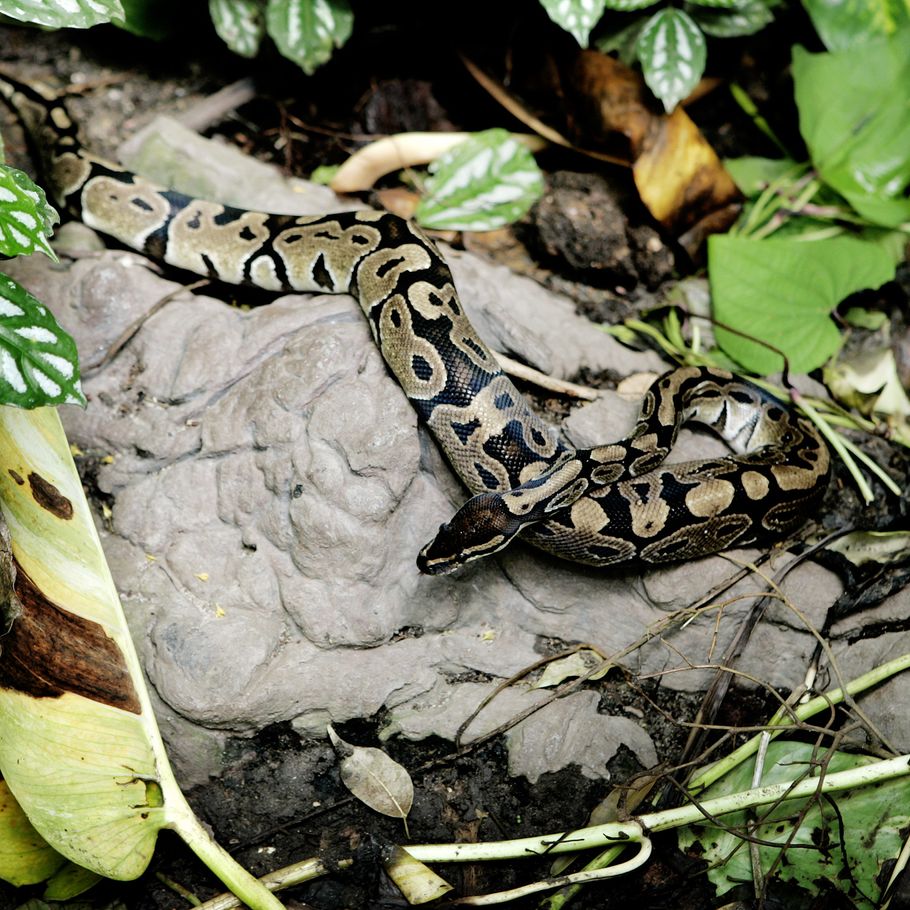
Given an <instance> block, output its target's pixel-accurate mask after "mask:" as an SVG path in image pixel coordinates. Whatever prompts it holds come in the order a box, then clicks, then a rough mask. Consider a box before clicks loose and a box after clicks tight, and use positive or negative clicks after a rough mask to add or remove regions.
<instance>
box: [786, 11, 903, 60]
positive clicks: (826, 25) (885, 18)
mask: <svg viewBox="0 0 910 910" xmlns="http://www.w3.org/2000/svg"><path fill="white" fill-rule="evenodd" d="M803 6H804V7H805V8H806V12H807V13H808V14H809V18H810V19H811V20H812V24H813V25H814V26H815V30H816V31H817V32H818V35H819V37H820V38H821V39H822V41H823V42H824V44H825V47H826V48H828V50H829V51H839V50H843V49H844V48H848V47H855V46H856V45H858V44H864V43H865V42H866V41H868V40H869V39H870V38H877V37H880V36H885V37H887V36H888V35H893V34H894V33H895V32H896V31H897V29H898V28H900V27H901V26H906V25H907V24H910V0H803Z"/></svg>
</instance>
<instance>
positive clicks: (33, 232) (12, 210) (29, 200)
mask: <svg viewBox="0 0 910 910" xmlns="http://www.w3.org/2000/svg"><path fill="white" fill-rule="evenodd" d="M59 220H60V216H59V215H58V214H57V212H56V211H55V210H54V208H53V207H52V206H50V205H48V202H47V197H46V196H45V195H44V190H42V189H41V187H40V186H38V185H37V184H35V183H34V182H33V181H32V179H31V177H29V176H28V174H26V173H24V172H23V171H17V170H16V168H14V167H9V166H8V165H6V164H0V258H7V259H10V258H12V257H13V256H28V255H30V254H31V253H35V252H42V253H44V255H45V256H50V258H51V259H53V260H54V261H55V262H56V260H57V256H56V255H55V254H54V251H53V250H52V249H51V248H50V244H48V242H47V238H48V237H50V236H51V234H53V232H54V225H55V224H56V223H57V222H58V221H59Z"/></svg>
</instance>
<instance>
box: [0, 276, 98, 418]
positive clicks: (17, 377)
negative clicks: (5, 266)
mask: <svg viewBox="0 0 910 910" xmlns="http://www.w3.org/2000/svg"><path fill="white" fill-rule="evenodd" d="M4 404H13V405H16V407H20V408H35V407H41V406H43V405H47V404H82V405H84V404H85V396H84V395H83V394H82V386H81V384H80V382H79V357H78V354H77V352H76V343H75V342H74V341H73V339H72V338H70V336H69V335H68V334H67V333H66V332H64V331H63V329H61V328H60V326H59V325H58V324H57V320H56V319H54V317H53V315H52V314H51V312H50V310H48V308H47V307H46V306H44V305H43V304H41V303H39V302H38V301H37V300H36V299H35V298H34V297H32V295H31V294H29V292H28V291H27V290H26V289H25V288H24V287H22V285H21V284H17V283H16V282H15V281H13V279H12V278H9V277H8V276H6V275H3V274H0V406H2V405H4Z"/></svg>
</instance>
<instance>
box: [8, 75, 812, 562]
mask: <svg viewBox="0 0 910 910" xmlns="http://www.w3.org/2000/svg"><path fill="white" fill-rule="evenodd" d="M0 91H2V93H3V94H4V96H5V97H6V98H7V99H8V100H9V102H10V103H11V105H12V106H13V107H14V108H15V109H16V110H17V112H18V113H19V115H20V117H21V118H22V120H23V122H24V123H25V125H26V128H27V130H28V131H29V133H30V134H31V136H32V137H33V139H34V144H35V146H36V149H37V151H38V152H39V154H40V156H41V157H42V159H43V164H44V171H45V175H46V178H47V180H48V182H49V183H50V189H51V190H52V192H53V194H54V195H55V197H56V199H57V201H58V202H59V203H60V205H61V206H63V207H65V208H66V209H67V210H68V211H69V212H70V213H71V214H72V215H74V216H75V217H77V218H81V219H82V220H83V221H84V222H85V224H87V225H89V226H90V227H92V228H95V229H96V230H99V231H101V232H103V233H106V234H109V235H110V236H112V237H114V238H116V239H117V240H119V241H121V242H122V243H124V244H126V245H127V246H129V247H132V248H133V249H136V250H138V251H140V252H143V253H145V254H147V255H149V256H150V257H152V258H154V259H158V260H161V261H164V262H166V263H169V264H171V265H173V266H176V267H178V268H181V269H186V270H189V271H191V272H195V273H197V274H199V275H203V276H209V277H213V278H217V279H220V280H222V281H226V282H230V283H235V284H251V285H255V286H258V287H260V288H264V289H266V290H269V291H306V292H318V293H351V294H353V295H354V296H355V297H356V298H357V299H358V301H359V303H360V306H361V308H362V309H363V312H364V314H365V316H366V318H367V320H368V321H369V324H370V328H371V330H372V333H373V337H374V338H375V340H376V343H377V345H378V346H379V349H380V351H381V352H382V355H383V357H384V358H385V361H386V363H387V364H388V367H389V369H390V370H391V372H392V373H393V374H394V376H395V378H396V379H397V380H398V382H399V383H400V385H401V387H402V389H403V390H404V392H405V394H406V395H407V397H408V399H409V400H410V401H411V403H412V405H413V406H414V408H415V409H416V410H417V412H418V414H419V415H420V416H421V417H422V418H423V420H424V421H425V422H426V424H427V426H428V427H429V428H430V430H431V431H432V433H433V435H434V436H435V437H436V440H437V441H438V443H439V445H440V446H441V447H442V449H443V451H444V452H445V454H446V456H447V457H448V460H449V462H450V463H451V465H452V467H453V468H454V469H455V471H456V472H457V473H458V475H459V476H460V477H461V479H462V481H463V482H464V484H465V486H467V487H468V489H469V490H470V491H471V492H472V493H474V494H476V495H475V496H474V497H473V498H472V499H470V500H469V501H468V502H467V503H466V504H465V505H464V506H463V507H462V509H461V510H459V512H458V513H457V514H456V515H455V517H454V518H453V519H452V521H451V522H450V523H449V524H447V525H443V526H442V527H441V528H440V531H439V534H438V535H437V537H436V538H435V539H434V540H433V541H432V542H431V543H429V544H428V545H427V546H426V547H424V549H423V550H422V551H421V553H420V555H419V557H418V566H419V567H420V569H421V571H423V572H426V573H428V574H438V573H442V572H447V571H450V570H452V569H454V568H457V567H458V566H460V565H461V564H463V563H465V562H468V561H470V560H473V559H476V558H479V557H481V556H484V555H487V554H489V553H493V552H496V551H497V550H500V549H502V548H503V547H504V546H505V545H506V544H507V543H508V542H509V541H510V540H511V539H512V538H513V537H515V536H516V535H517V534H519V533H521V535H522V539H523V540H525V541H527V542H529V543H531V544H533V545H534V546H537V547H540V548H541V549H544V550H546V551H548V552H550V553H553V554H555V555H557V556H560V557H562V558H565V559H569V560H574V561H576V562H580V563H587V564H589V565H594V566H610V565H615V564H619V563H626V562H633V561H639V562H644V563H663V562H669V561H673V560H682V559H691V558H694V557H698V556H702V555H705V554H707V553H713V552H717V551H718V550H722V549H724V548H726V547H729V546H732V545H734V544H736V545H742V544H748V543H753V542H757V541H764V540H766V539H769V538H772V537H774V536H780V535H784V534H787V533H789V532H791V531H793V530H794V529H795V528H797V527H798V526H799V525H800V524H801V523H802V522H803V521H804V520H805V518H806V517H807V516H808V515H809V514H810V513H811V510H812V509H813V508H814V507H815V506H816V505H817V504H818V502H819V500H820V498H821V496H822V494H823V492H824V489H825V486H826V483H827V479H828V472H829V461H830V459H829V454H828V450H827V447H826V445H825V443H824V442H823V441H822V440H821V438H820V437H819V435H818V433H817V432H816V430H815V428H814V427H813V426H812V425H811V424H810V423H809V422H808V421H806V420H805V419H804V418H802V417H800V416H798V415H797V414H796V413H795V412H794V411H793V410H791V409H790V408H789V407H788V406H786V405H784V404H783V403H782V402H780V401H778V400H777V399H775V398H773V397H771V396H769V395H768V394H767V393H765V392H764V391H762V390H761V389H759V388H758V387H757V386H755V385H753V384H751V383H749V382H746V381H744V380H741V379H737V378H735V377H733V376H732V375H731V374H730V373H727V372H724V371H722V370H715V369H708V368H702V367H689V368H683V369H678V370H674V371H672V372H669V373H667V374H665V375H664V376H662V377H660V378H659V379H658V380H657V381H656V382H655V383H654V384H653V385H652V386H651V388H650V389H649V390H648V392H647V393H646V395H645V399H644V403H643V406H642V411H641V416H640V418H639V420H638V423H637V424H636V426H635V428H634V430H633V431H632V434H631V435H630V436H629V437H628V438H627V439H625V440H623V441H621V442H616V443H612V444H610V445H604V446H599V447H596V448H593V449H588V450H576V449H573V448H572V447H571V446H569V445H567V444H566V443H565V442H564V441H562V440H561V439H560V438H559V436H558V435H557V433H556V431H555V429H554V428H553V427H551V426H550V425H548V424H547V423H545V422H544V421H543V420H541V418H540V417H538V416H537V415H536V414H535V413H534V412H533V411H532V410H531V409H530V408H529V407H528V405H527V403H526V402H525V400H524V399H523V397H522V396H521V394H520V393H519V391H518V390H517V389H516V388H515V386H514V385H513V384H512V382H511V381H510V380H509V379H508V377H507V376H505V375H504V374H503V372H502V371H501V370H500V368H499V366H498V364H497V362H496V360H495V358H494V356H493V354H492V353H491V352H490V350H489V348H487V346H486V345H485V344H484V342H483V341H482V339H481V338H480V337H479V336H478V335H477V333H476V331H475V330H474V328H473V326H472V325H471V324H470V322H469V321H468V319H467V318H466V316H465V314H464V310H463V309H462V307H461V304H460V303H459V300H458V295H457V294H456V291H455V287H454V285H453V283H452V276H451V273H450V272H449V268H448V266H447V265H446V263H445V261H444V260H443V258H442V256H441V255H440V254H439V252H438V250H437V249H436V247H435V246H434V245H433V243H432V242H431V241H430V240H429V239H428V238H427V237H426V236H425V235H424V234H423V233H422V232H421V231H420V230H419V228H417V227H416V226H415V225H414V224H412V223H411V222H409V221H406V220H403V219H401V218H399V217H397V216H394V215H391V214H388V213H384V212H377V211H366V212H364V211H359V212H345V213H342V214H333V215H320V216H303V217H300V216H289V215H269V214H264V213H259V212H250V211H244V210H241V209H235V208H231V207H229V206H225V205H219V204H217V203H214V202H207V201H204V200H199V199H193V198H190V197H188V196H185V195H182V194H180V193H176V192H173V191H170V190H164V189H161V188H160V187H158V186H156V185H154V184H152V183H151V182H149V181H147V180H145V179H144V178H142V177H139V176H136V175H134V174H132V173H130V172H128V171H125V170H123V169H121V168H119V167H118V166H116V165H113V164H111V163H109V162H106V161H104V160H102V159H100V158H97V157H95V156H93V155H91V154H90V153H88V152H87V151H85V150H84V149H83V148H82V146H81V144H80V143H79V140H78V138H77V130H76V128H75V126H74V124H73V122H72V120H71V119H70V117H69V115H68V114H67V112H66V109H65V107H64V106H63V104H62V102H61V101H60V100H59V99H57V98H55V97H53V96H51V95H49V93H47V92H46V91H44V90H40V89H39V88H38V87H32V86H28V85H23V84H21V83H18V82H16V81H14V80H10V79H8V78H7V77H5V76H3V77H0ZM687 421H696V422H699V423H702V424H706V425H708V426H709V427H711V428H713V429H714V430H715V431H716V432H717V433H719V434H720V435H721V436H722V437H723V439H725V440H726V441H727V443H728V444H729V445H730V448H731V449H732V451H733V454H731V455H728V456H725V457H721V458H712V459H704V460H700V461H689V462H685V463H682V464H664V461H665V459H666V457H667V455H668V453H669V451H670V449H671V448H672V446H673V443H674V442H675V439H676V434H677V431H678V429H679V427H680V426H681V425H682V424H683V423H685V422H687Z"/></svg>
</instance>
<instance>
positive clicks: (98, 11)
mask: <svg viewBox="0 0 910 910" xmlns="http://www.w3.org/2000/svg"><path fill="white" fill-rule="evenodd" d="M0 15H3V16H9V17H10V18H11V19H18V20H19V21H20V22H32V23H34V24H35V25H46V26H49V27H50V28H90V27H91V26H93V25H100V24H101V23H102V22H110V21H111V20H112V19H122V18H123V7H122V6H121V5H120V0H0Z"/></svg>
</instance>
